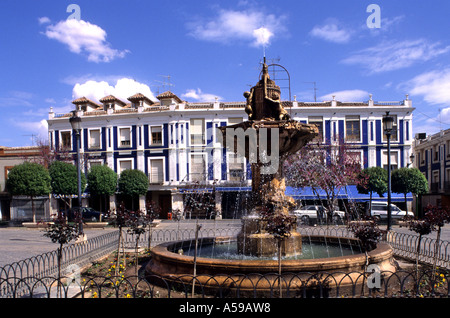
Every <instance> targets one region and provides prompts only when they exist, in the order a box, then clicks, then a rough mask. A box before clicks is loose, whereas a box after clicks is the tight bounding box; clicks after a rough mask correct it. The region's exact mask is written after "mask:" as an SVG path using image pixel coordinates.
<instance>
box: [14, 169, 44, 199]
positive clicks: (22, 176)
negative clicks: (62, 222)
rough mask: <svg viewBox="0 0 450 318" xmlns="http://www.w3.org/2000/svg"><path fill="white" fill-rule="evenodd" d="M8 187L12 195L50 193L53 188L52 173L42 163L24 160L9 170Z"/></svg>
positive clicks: (34, 195)
mask: <svg viewBox="0 0 450 318" xmlns="http://www.w3.org/2000/svg"><path fill="white" fill-rule="evenodd" d="M6 188H7V189H8V192H9V193H11V194H12V195H26V196H30V197H36V196H41V195H48V194H49V193H50V192H51V190H52V188H51V179H50V174H49V173H48V171H47V169H45V168H44V167H43V166H42V165H40V164H37V163H32V162H24V163H22V164H20V165H17V166H15V167H13V168H12V169H11V170H10V171H9V173H8V179H7V181H6Z"/></svg>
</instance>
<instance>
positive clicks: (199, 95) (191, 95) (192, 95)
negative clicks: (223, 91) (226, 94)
mask: <svg viewBox="0 0 450 318" xmlns="http://www.w3.org/2000/svg"><path fill="white" fill-rule="evenodd" d="M181 97H183V98H186V99H193V100H195V101H197V102H214V101H215V99H216V98H217V99H218V100H221V99H222V98H221V97H219V96H217V95H214V94H207V93H203V92H202V90H201V89H200V88H197V89H196V90H195V89H188V90H187V91H186V93H185V94H182V95H181Z"/></svg>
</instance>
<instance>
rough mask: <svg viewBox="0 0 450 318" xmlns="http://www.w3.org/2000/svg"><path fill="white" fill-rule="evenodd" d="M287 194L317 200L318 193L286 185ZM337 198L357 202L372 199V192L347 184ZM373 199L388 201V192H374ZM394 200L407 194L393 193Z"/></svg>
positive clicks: (308, 188) (392, 199) (402, 200)
mask: <svg viewBox="0 0 450 318" xmlns="http://www.w3.org/2000/svg"><path fill="white" fill-rule="evenodd" d="M285 193H286V195H288V196H291V197H292V198H294V199H297V200H316V199H317V194H316V193H314V192H313V191H312V189H311V188H310V187H304V188H294V187H286V192H285ZM319 195H320V198H321V199H326V198H327V196H326V193H325V191H323V190H321V189H320V190H319ZM412 198H413V196H412V194H411V193H408V194H407V195H406V199H407V200H408V201H412ZM336 199H348V200H353V201H357V202H361V201H368V200H370V194H362V193H359V192H358V190H357V188H356V186H355V185H350V186H347V187H346V188H341V189H340V191H339V193H338V194H337V195H336ZM372 200H373V201H387V193H385V194H384V195H383V196H382V197H380V196H379V195H378V194H377V193H373V194H372ZM391 201H392V202H404V201H405V196H404V194H402V193H391Z"/></svg>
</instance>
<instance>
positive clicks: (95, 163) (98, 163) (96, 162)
mask: <svg viewBox="0 0 450 318" xmlns="http://www.w3.org/2000/svg"><path fill="white" fill-rule="evenodd" d="M88 165H89V169H90V168H92V167H93V166H101V165H103V160H89V161H88Z"/></svg>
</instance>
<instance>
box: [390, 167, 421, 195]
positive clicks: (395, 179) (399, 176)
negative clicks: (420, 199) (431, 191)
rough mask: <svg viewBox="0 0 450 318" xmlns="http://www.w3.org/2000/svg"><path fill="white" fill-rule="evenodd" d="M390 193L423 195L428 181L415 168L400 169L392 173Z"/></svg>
mask: <svg viewBox="0 0 450 318" xmlns="http://www.w3.org/2000/svg"><path fill="white" fill-rule="evenodd" d="M391 178H392V192H395V193H403V194H407V193H410V192H411V193H414V194H424V193H427V192H428V181H427V179H426V178H425V176H424V175H423V174H422V173H421V172H420V170H419V169H417V168H400V169H396V170H394V171H393V172H392V177H391Z"/></svg>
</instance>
